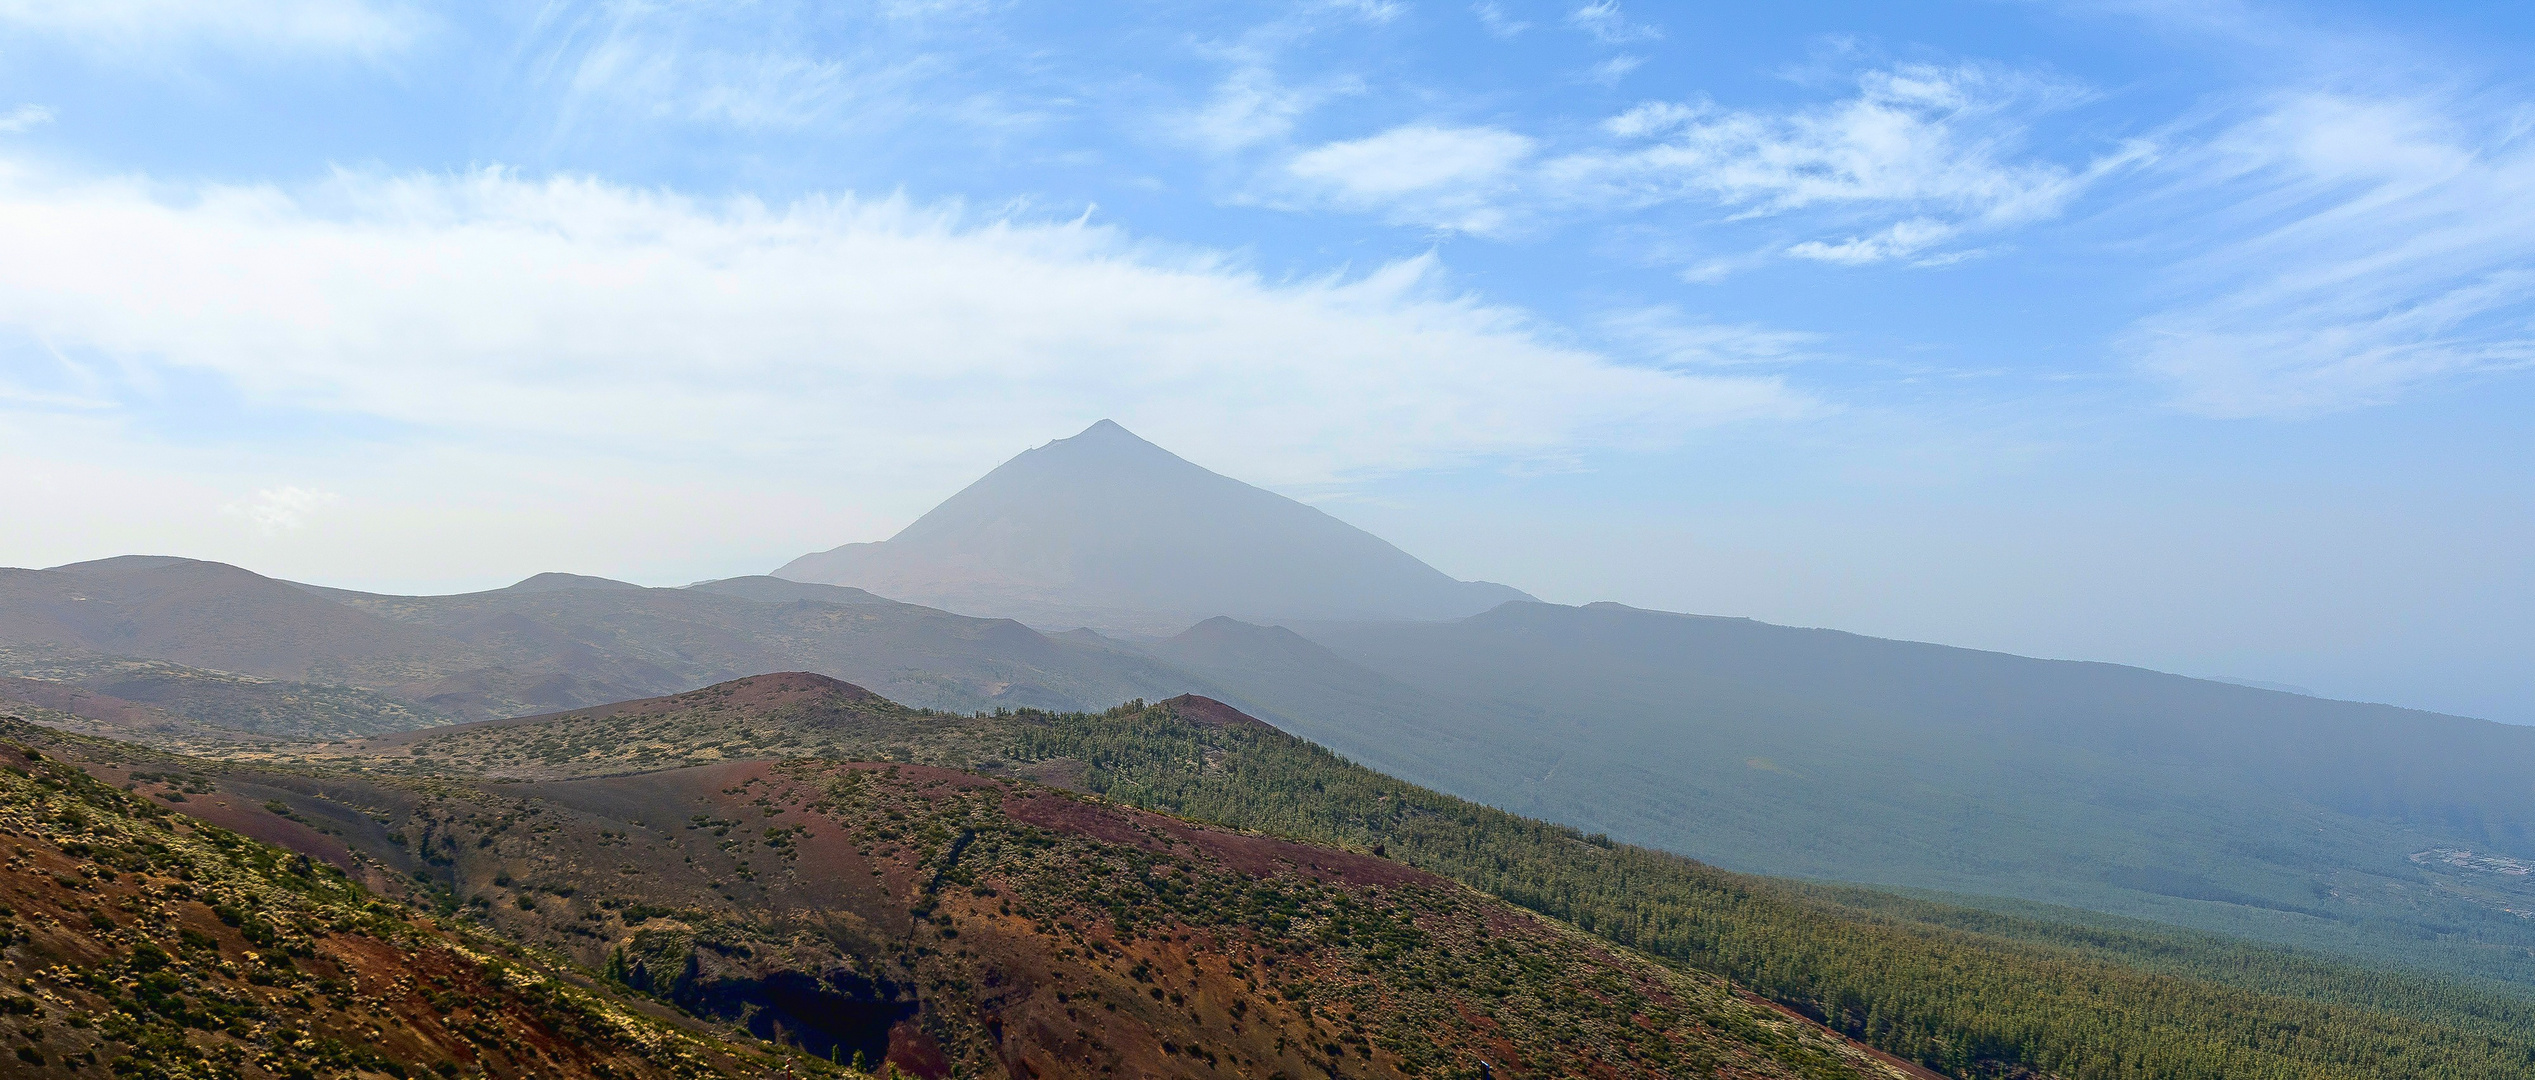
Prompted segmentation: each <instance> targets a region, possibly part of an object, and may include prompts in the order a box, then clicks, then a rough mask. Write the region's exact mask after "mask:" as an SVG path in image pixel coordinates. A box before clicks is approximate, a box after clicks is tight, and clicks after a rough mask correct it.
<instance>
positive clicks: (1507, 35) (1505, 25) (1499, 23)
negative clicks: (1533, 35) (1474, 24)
mask: <svg viewBox="0 0 2535 1080" xmlns="http://www.w3.org/2000/svg"><path fill="white" fill-rule="evenodd" d="M1470 13H1471V14H1473V15H1476V16H1478V17H1479V25H1480V26H1482V27H1485V28H1486V29H1487V32H1488V33H1489V34H1490V35H1491V36H1494V37H1498V38H1503V39H1505V40H1508V41H1511V40H1513V39H1514V38H1517V37H1520V36H1522V33H1523V31H1525V30H1529V29H1531V28H1532V24H1531V23H1529V22H1525V21H1523V20H1521V19H1517V18H1515V17H1513V16H1511V15H1508V14H1506V13H1505V9H1504V8H1502V7H1499V6H1497V5H1496V4H1494V3H1488V2H1482V3H1477V4H1472V5H1470Z"/></svg>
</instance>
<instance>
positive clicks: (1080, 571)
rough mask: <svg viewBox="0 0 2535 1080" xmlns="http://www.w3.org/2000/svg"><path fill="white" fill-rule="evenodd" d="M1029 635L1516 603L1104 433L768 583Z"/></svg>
mask: <svg viewBox="0 0 2535 1080" xmlns="http://www.w3.org/2000/svg"><path fill="white" fill-rule="evenodd" d="M775 576H777V577H782V578H790V579H793V580H796V581H815V582H826V583H830V584H836V585H851V586H855V587H858V588H863V589H868V590H870V591H872V592H875V593H878V594H880V595H882V596H886V597H889V598H891V599H895V600H904V601H907V602H910V603H917V604H925V605H928V606H931V607H938V608H942V609H945V610H949V611H957V612H961V613H963V614H969V615H993V616H1001V617H1005V618H1013V619H1019V620H1022V621H1024V622H1028V623H1032V624H1034V625H1038V626H1051V627H1065V626H1092V627H1098V628H1102V629H1120V630H1128V631H1135V632H1143V633H1170V632H1175V631H1177V630H1179V629H1181V628H1184V627H1186V626H1188V625H1189V624H1191V623H1194V622H1197V621H1199V620H1202V619H1205V618H1208V617H1211V616H1216V615H1231V616H1237V617H1241V618H1244V619H1249V620H1253V621H1259V620H1267V621H1274V620H1284V619H1449V618H1457V617H1460V616H1464V615H1470V614H1474V613H1476V612H1480V611H1485V610H1487V609H1488V608H1491V607H1494V606H1496V605H1498V604H1501V603H1504V602H1506V601H1508V600H1522V599H1529V597H1527V596H1526V595H1524V594H1523V593H1522V592H1521V591H1519V590H1516V589H1512V588H1508V587H1506V586H1503V585H1496V584H1492V583H1488V582H1480V581H1455V580H1453V579H1452V578H1451V577H1449V576H1447V575H1445V574H1444V573H1443V572H1442V571H1440V570H1437V569H1435V568H1434V567H1431V566H1428V565H1426V564H1425V563H1422V562H1419V561H1418V560H1417V559H1416V558H1415V557H1413V556H1411V555H1409V554H1408V553H1407V552H1404V551H1401V550H1400V549H1398V548H1396V547H1393V546H1391V545H1390V544H1389V543H1387V542H1385V541H1383V540H1382V539H1381V538H1379V537H1376V536H1374V535H1372V534H1371V533H1367V532H1365V531H1364V530H1362V529H1358V528H1356V527H1355V526H1352V525H1349V524H1347V523H1346V522H1343V521H1340V520H1338V519H1337V518H1334V517H1331V516H1329V515H1328V514H1325V513H1322V512H1321V511H1319V510H1315V509H1313V508H1311V507H1309V506H1305V505H1303V504H1301V503H1298V502H1295V501H1294V500H1292V499H1288V498H1286V497H1284V496H1282V495H1278V494H1275V493H1273V492H1269V491H1265V490H1262V489H1260V488H1256V487H1252V486H1250V485H1248V484H1244V483H1242V482H1240V481H1238V480H1234V479H1231V478H1229V477H1225V476H1220V475H1217V474H1215V473H1212V472H1208V471H1207V470H1205V469H1203V468H1200V467H1198V466H1196V465H1193V464H1190V463H1189V462H1187V461H1184V460H1182V459H1180V458H1179V457H1177V456H1176V455H1173V454H1172V453H1171V452H1169V451H1167V450H1164V449H1162V448H1161V447H1158V446H1155V445H1153V444H1152V443H1149V442H1146V441H1144V440H1143V439H1139V438H1137V437H1136V436H1135V435H1133V434H1131V433H1129V432H1128V431H1127V429H1125V428H1123V427H1120V426H1118V425H1117V424H1115V423H1112V422H1110V421H1107V420H1103V421H1101V422H1100V423H1097V424H1094V425H1092V426H1091V427H1090V428H1089V429H1087V430H1085V431H1084V432H1083V433H1082V434H1080V435H1076V436H1074V437H1073V438H1070V439H1058V440H1056V441H1055V442H1051V443H1049V444H1047V445H1045V446H1042V447H1039V448H1038V449H1035V450H1031V451H1028V452H1026V453H1023V454H1022V455H1021V456H1019V457H1016V458H1013V459H1012V460H1010V461H1007V462H1005V463H1003V465H1001V466H999V467H997V468H996V469H995V470H994V471H993V472H990V473H987V474H986V476H985V477H984V478H983V479H980V480H978V481H977V482H976V483H974V484H970V485H969V486H968V487H967V488H966V489H964V490H962V491H961V492H960V493H959V494H957V495H953V496H951V498H950V499H949V500H947V501H945V502H943V503H942V505H940V506H937V507H935V508H934V509H933V511H932V512H931V513H928V514H926V515H924V516H923V517H922V518H919V519H917V520H916V522H915V524H912V525H909V526H907V527H906V528H905V529H904V530H902V531H900V532H899V533H898V535H896V536H893V537H890V538H889V539H887V540H883V541H879V542H877V543H868V544H847V545H845V546H843V547H839V548H834V549H831V550H828V551H823V552H819V553H817V554H815V555H804V556H802V557H800V558H798V559H794V560H793V561H791V562H790V563H787V564H785V565H784V566H783V567H782V568H781V569H778V570H776V571H775Z"/></svg>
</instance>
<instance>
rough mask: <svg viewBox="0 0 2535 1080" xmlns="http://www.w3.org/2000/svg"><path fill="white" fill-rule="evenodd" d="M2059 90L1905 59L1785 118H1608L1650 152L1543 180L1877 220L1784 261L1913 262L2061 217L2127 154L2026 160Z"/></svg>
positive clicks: (1554, 185)
mask: <svg viewBox="0 0 2535 1080" xmlns="http://www.w3.org/2000/svg"><path fill="white" fill-rule="evenodd" d="M2070 97H2071V94H2070V92H2068V91H2067V90H2065V89H2064V88H2060V87H2057V86H2054V85H2051V84H2048V83H2044V82H2040V81H2038V80H2034V79H2031V78H2027V77H2023V76H2019V75H2015V74H2012V73H2007V72H2002V71H1998V70H1995V69H1990V68H1985V67H1979V66H1958V67H1935V66H1929V65H1903V66H1899V67H1895V68H1891V69H1888V70H1882V71H1870V72H1867V73H1865V74H1864V75H1862V76H1860V78H1859V80H1858V93H1857V95H1856V96H1855V97H1852V98H1849V99H1847V100H1844V101H1839V102H1835V103H1831V104H1828V105H1823V106H1816V107H1811V108H1803V109H1796V110H1790V111H1786V112H1776V113H1770V112H1758V111H1748V110H1732V109H1724V108H1719V107H1717V106H1714V105H1709V104H1704V103H1695V102H1649V103H1646V104H1642V105H1639V106H1637V107H1635V108H1631V109H1629V110H1627V111H1625V112H1622V113H1620V114H1619V115H1617V116H1614V117H1612V118H1610V119H1609V120H1607V121H1604V123H1603V125H1602V128H1603V130H1604V131H1605V132H1606V133H1607V134H1609V135H1611V136H1612V137H1614V138H1618V139H1623V140H1633V141H1645V142H1646V143H1647V145H1640V146H1634V147H1626V148H1617V149H1603V150H1594V151H1587V152H1581V153H1576V154H1571V155H1568V156H1565V157H1563V158H1559V159H1557V160H1554V161H1552V162H1549V163H1548V164H1547V165H1546V166H1545V168H1544V170H1543V178H1544V184H1545V185H1546V189H1547V191H1548V192H1549V193H1551V194H1552V195H1554V196H1555V197H1558V198H1562V199H1565V200H1567V201H1569V202H1571V203H1574V204H1579V205H1585V206H1593V207H1600V208H1605V209H1634V208H1644V207H1648V206H1653V205H1658V204H1662V203H1667V202H1677V201H1686V202H1699V203H1706V204H1709V205H1713V206H1716V207H1719V208H1722V209H1725V210H1727V211H1729V212H1731V213H1732V214H1733V215H1734V216H1735V217H1737V218H1743V219H1749V218H1758V217H1768V216H1774V215H1783V214H1789V213H1792V212H1795V211H1802V210H1817V211H1827V212H1833V213H1838V214H1842V215H1845V216H1847V217H1849V218H1851V219H1852V220H1853V219H1855V218H1857V217H1860V216H1863V217H1866V218H1869V219H1873V218H1882V219H1883V220H1882V221H1880V222H1877V223H1876V226H1875V228H1874V230H1873V231H1872V232H1871V233H1869V234H1867V235H1864V236H1854V235H1853V236H1850V237H1847V238H1844V239H1838V240H1832V239H1828V238H1823V239H1815V240H1808V241H1802V242H1799V243H1796V244H1794V245H1791V246H1789V247H1788V248H1787V249H1786V250H1787V253H1788V254H1791V255H1795V256H1797V257H1802V258H1812V259H1823V260H1829V261H1835V262H1848V263H1864V262H1875V261H1883V260H1889V259H1899V258H1908V257H1912V256H1915V255H1918V254H1920V253H1922V252H1924V251H1925V250H1926V249H1927V248H1928V247H1929V246H1930V245H1932V244H1936V243H1940V242H1943V241H1945V240H1947V239H1949V238H1952V237H1953V236H1956V235H1958V234H1961V233H1963V232H1965V231H1967V230H1970V229H1975V228H1997V227H2003V226H2009V225H2017V224H2024V223H2028V222H2032V221H2036V220H2041V219H2045V218H2049V217H2052V216H2055V215H2057V214H2059V213H2060V212H2061V211H2062V209H2063V208H2064V207H2065V206H2066V205H2067V203H2068V202H2069V200H2070V199H2072V198H2074V197H2075V196H2076V195H2077V193H2079V192H2080V191H2082V190H2084V189H2085V188H2086V187H2087V186H2088V185H2089V184H2091V183H2092V182H2093V181H2094V180H2095V179H2097V178H2099V177H2100V176H2102V175H2104V174H2105V173H2107V172H2109V171H2111V170H2113V169H2116V168H2120V167H2123V166H2125V165H2127V164H2129V163H2131V162H2133V161H2135V160H2137V159H2138V158H2139V157H2140V156H2142V155H2143V154H2144V153H2145V151H2144V149H2142V148H2138V147H2130V148H2125V149H2124V150H2122V151H2120V152H2118V153H2115V154H2111V155H2107V156H2106V157H2104V158H2102V159H2099V160H2098V161H2096V162H2094V163H2092V164H2090V165H2089V166H2087V167H2085V168H2082V169H2073V168H2070V167H2067V166H2063V165H2059V164H2056V163H2053V162H2050V161H2047V160H2041V159H2038V158H2035V157H2033V156H2031V155H2030V154H2029V153H2027V152H2026V151H2025V149H2024V147H2023V137H2024V131H2025V125H2026V122H2027V121H2028V119H2029V118H2030V117H2031V115H2032V114H2033V113H2035V112H2037V111H2040V110H2045V109H2049V108H2052V107H2056V106H2058V105H2060V104H2064V103H2065V102H2066V101H2067V100H2068V99H2069V98H2070Z"/></svg>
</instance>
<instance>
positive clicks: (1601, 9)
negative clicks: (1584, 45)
mask: <svg viewBox="0 0 2535 1080" xmlns="http://www.w3.org/2000/svg"><path fill="white" fill-rule="evenodd" d="M1567 21H1568V22H1570V23H1573V24H1575V25H1576V26H1577V27H1578V28H1580V29H1582V30H1583V31H1584V32H1585V33H1588V34H1591V35H1593V36H1594V38H1595V39H1596V40H1599V41H1601V42H1603V43H1605V44H1611V45H1620V44H1625V43H1628V42H1631V41H1652V40H1655V39H1658V38H1661V37H1663V36H1664V30H1663V28H1662V27H1660V26H1656V25H1653V24H1651V23H1641V22H1638V21H1636V20H1634V19H1631V18H1629V17H1628V15H1627V14H1626V13H1624V12H1622V11H1621V10H1620V3H1619V0H1595V2H1594V3H1590V4H1586V5H1584V6H1582V7H1579V8H1577V9H1575V10H1574V11H1571V12H1568V13H1567Z"/></svg>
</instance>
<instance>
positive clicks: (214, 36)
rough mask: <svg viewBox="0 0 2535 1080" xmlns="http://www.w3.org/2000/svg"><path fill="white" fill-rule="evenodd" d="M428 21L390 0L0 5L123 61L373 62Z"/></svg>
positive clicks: (56, 0) (9, 14) (0, 13)
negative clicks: (317, 55) (264, 55)
mask: <svg viewBox="0 0 2535 1080" xmlns="http://www.w3.org/2000/svg"><path fill="white" fill-rule="evenodd" d="M427 21H428V20H427V19H426V17H425V16H424V15H423V13H422V12H421V11H420V10H418V9H416V8H415V7H413V6H411V5H408V4H404V3H397V2H392V0H389V2H381V0H222V2H220V3H195V2H192V0H0V25H8V26H13V27H15V28H17V29H18V30H19V31H20V32H22V33H33V34H44V35H50V36H54V37H59V38H63V39H67V40H69V41H71V42H72V43H74V44H77V45H79V46H82V47H84V48H87V49H90V50H92V51H93V52H94V53H96V55H98V56H100V57H103V58H107V59H117V58H120V59H126V60H139V59H143V58H145V57H147V56H148V55H150V54H151V53H152V52H153V51H155V50H157V49H160V48H165V47H170V46H188V45H209V46H215V47H220V48H228V49H248V50H273V49H278V50H286V51H293V52H326V53H349V54H356V55H364V56H374V55H380V54H385V53H390V52H394V51H397V50H400V49H403V48H405V47H406V46H408V45H410V44H412V43H413V41H414V40H415V39H416V38H417V37H419V36H421V34H422V32H423V30H424V29H425V27H426V25H427Z"/></svg>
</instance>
